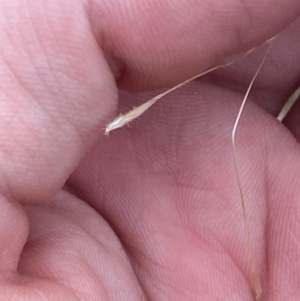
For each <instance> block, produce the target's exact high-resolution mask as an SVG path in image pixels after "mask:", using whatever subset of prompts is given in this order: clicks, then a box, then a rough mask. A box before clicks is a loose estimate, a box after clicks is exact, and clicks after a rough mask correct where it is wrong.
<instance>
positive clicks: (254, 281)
mask: <svg viewBox="0 0 300 301" xmlns="http://www.w3.org/2000/svg"><path fill="white" fill-rule="evenodd" d="M270 46H271V43H270V44H269V47H268V49H267V51H266V53H265V55H264V57H263V59H262V61H261V63H260V65H259V67H258V69H257V71H256V73H255V74H254V76H253V78H252V80H251V82H250V84H249V86H248V89H247V91H246V94H245V96H244V99H243V101H242V104H241V106H240V109H239V112H238V115H237V117H236V120H235V123H234V126H233V129H232V134H231V142H232V152H233V163H234V170H235V175H236V180H237V184H238V188H239V192H240V197H241V204H242V210H243V222H244V229H245V234H246V239H247V247H248V252H249V259H250V263H251V289H252V291H253V294H254V297H255V299H256V300H257V301H259V300H261V295H262V286H261V281H260V278H259V274H258V269H257V265H256V263H255V259H254V252H253V244H252V241H251V235H250V229H249V221H248V217H247V211H246V206H245V197H244V193H243V189H242V185H241V180H240V175H239V169H238V164H237V155H236V144H235V137H236V131H237V127H238V124H239V122H240V119H241V115H242V112H243V110H244V107H245V104H246V101H247V99H248V96H249V93H250V91H251V88H252V86H253V84H254V81H255V79H256V78H257V76H258V74H259V72H260V70H261V68H262V66H263V64H264V62H265V59H266V57H267V54H268V52H269V50H270Z"/></svg>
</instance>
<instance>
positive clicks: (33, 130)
mask: <svg viewBox="0 0 300 301" xmlns="http://www.w3.org/2000/svg"><path fill="white" fill-rule="evenodd" d="M1 6H2V7H1V10H0V24H1V29H0V41H1V44H0V54H1V56H0V63H1V65H0V66H1V67H0V99H1V110H0V120H1V127H0V136H1V141H0V165H1V172H0V179H1V181H0V182H1V183H0V190H1V193H2V194H4V195H5V197H7V198H9V199H14V200H18V201H22V202H23V203H25V202H33V201H38V200H43V199H45V198H47V197H49V196H51V195H52V194H53V193H54V192H56V191H57V189H58V188H59V187H61V186H62V185H63V183H64V182H65V180H66V179H67V178H68V176H69V175H70V173H71V172H72V170H73V169H74V168H75V166H76V165H77V164H78V162H79V160H80V158H81V157H82V155H83V154H84V153H85V152H86V151H87V149H88V148H89V147H90V145H91V144H92V143H93V142H94V141H95V139H97V138H98V137H99V135H101V133H102V132H103V129H104V127H105V124H106V122H107V119H108V118H110V117H111V115H112V114H113V113H114V110H115V108H116V103H117V91H116V86H115V83H114V78H113V75H112V73H111V71H110V69H109V66H108V64H107V62H106V60H105V58H104V55H103V53H102V51H101V49H100V48H99V45H98V43H97V42H96V41H95V39H94V36H93V35H92V32H91V29H90V24H89V21H88V14H87V7H86V6H85V5H84V4H83V3H82V2H80V1H75V2H72V5H70V3H69V2H61V1H17V0H13V1H5V0H2V1H1Z"/></svg>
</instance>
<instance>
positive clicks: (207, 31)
mask: <svg viewBox="0 0 300 301" xmlns="http://www.w3.org/2000/svg"><path fill="white" fill-rule="evenodd" d="M299 12H300V4H299V1H297V0H278V1H277V2H276V5H274V1H272V0H265V1H259V2H258V1H252V0H250V1H233V0H228V1H217V0H214V1H208V0H205V1H193V0H189V1H177V2H174V1H170V0H164V1H160V2H159V5H158V4H157V2H156V1H147V0H143V1H131V2H124V1H110V2H103V1H97V0H93V9H91V11H90V13H91V21H92V24H94V26H93V28H94V32H95V35H96V36H97V37H99V38H101V41H102V43H103V47H104V49H105V50H106V53H107V56H108V57H110V62H111V66H114V68H115V69H116V70H119V72H120V74H119V76H120V78H119V84H120V85H121V86H122V87H124V88H128V89H149V88H150V87H159V86H165V85H172V84H174V83H177V82H178V81H182V80H184V79H186V78H188V77H190V76H192V75H195V74H197V73H200V71H203V70H204V69H208V67H210V66H211V65H214V64H218V63H220V62H221V61H222V60H223V58H224V57H227V56H229V55H232V54H234V53H238V52H241V51H245V50H247V49H249V48H252V47H254V46H256V45H258V44H260V43H261V42H263V41H265V40H266V39H268V38H270V37H272V36H274V35H275V34H276V33H277V32H279V31H280V30H281V29H282V28H283V27H285V26H286V25H287V24H288V23H289V22H290V21H292V20H293V19H294V18H295V17H296V16H297V15H298V14H299ZM102 24H105V31H102V30H101V26H100V25H102Z"/></svg>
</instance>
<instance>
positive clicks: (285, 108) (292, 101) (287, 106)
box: [277, 87, 300, 122]
mask: <svg viewBox="0 0 300 301" xmlns="http://www.w3.org/2000/svg"><path fill="white" fill-rule="evenodd" d="M299 96H300V87H299V88H298V89H297V90H296V91H295V92H294V93H293V94H292V96H291V97H289V99H288V101H287V102H286V103H285V104H284V106H283V108H282V110H281V112H280V113H279V115H278V117H277V120H278V121H280V122H282V121H283V120H284V118H285V117H286V116H287V114H288V113H289V111H290V110H291V109H292V107H293V105H294V104H295V102H296V101H297V99H298V98H299Z"/></svg>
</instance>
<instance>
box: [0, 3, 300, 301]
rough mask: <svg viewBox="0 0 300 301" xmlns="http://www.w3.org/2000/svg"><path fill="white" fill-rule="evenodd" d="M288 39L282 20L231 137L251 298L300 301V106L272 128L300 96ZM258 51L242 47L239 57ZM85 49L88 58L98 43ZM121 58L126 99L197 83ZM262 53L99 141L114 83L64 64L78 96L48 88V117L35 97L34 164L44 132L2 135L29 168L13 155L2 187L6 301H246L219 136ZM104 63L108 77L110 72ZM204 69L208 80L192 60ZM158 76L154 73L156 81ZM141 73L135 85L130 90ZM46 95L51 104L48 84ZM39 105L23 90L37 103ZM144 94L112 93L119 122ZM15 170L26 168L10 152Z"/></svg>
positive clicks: (291, 35)
mask: <svg viewBox="0 0 300 301" xmlns="http://www.w3.org/2000/svg"><path fill="white" fill-rule="evenodd" d="M291 3H292V1H291ZM295 7H297V8H299V5H297V6H296V4H295ZM94 9H95V10H96V9H97V5H96V4H95V7H94ZM62 11H63V9H62ZM91 18H92V17H91ZM283 19H284V18H283ZM287 19H288V18H285V20H287ZM91 22H92V23H93V18H92V21H91ZM299 26H300V23H299V21H297V20H296V21H294V22H293V23H292V24H291V25H290V26H289V27H288V28H286V29H285V30H284V31H283V32H281V33H280V34H279V36H278V38H277V39H276V40H275V42H274V45H273V46H272V49H271V51H270V55H269V57H268V59H267V61H266V64H265V66H264V69H263V70H262V72H261V74H260V76H259V78H258V79H257V81H256V84H255V87H254V89H253V93H252V94H251V96H250V99H249V103H248V105H247V106H246V109H245V112H244V114H243V117H242V122H241V124H240V127H239V130H238V135H237V151H238V154H237V156H238V163H239V170H240V176H241V181H242V185H243V189H244V194H245V199H246V207H247V214H248V218H249V226H250V231H251V238H252V244H253V250H254V256H255V260H256V264H257V269H258V272H259V275H260V279H261V282H262V289H263V295H262V298H263V300H272V301H273V300H297V298H298V296H299V294H300V291H299V285H298V283H299V280H300V272H299V268H300V266H299V257H300V247H299V240H300V231H299V225H298V223H299V220H300V206H299V204H298V203H299V192H300V191H299V190H300V188H299V187H300V186H299V180H298V179H299V170H300V169H299V167H300V161H299V158H300V156H299V155H300V152H299V146H298V144H297V141H296V140H297V139H298V138H299V136H298V134H297V133H298V132H299V129H298V128H297V119H296V117H295V116H297V114H298V112H297V111H298V108H297V106H296V107H295V108H294V109H293V111H292V112H291V114H290V115H289V116H288V118H287V119H286V121H285V123H286V127H287V128H285V127H284V126H283V125H282V124H280V123H279V122H277V121H276V119H275V118H274V116H276V115H277V113H278V112H279V110H280V108H281V106H282V104H283V102H284V101H285V100H286V98H287V96H288V95H290V93H291V92H292V91H293V90H294V89H295V88H296V86H297V85H298V84H299V67H298V66H299V62H298V61H299V60H300V59H299V56H297V55H296V54H297V52H298V50H299V46H300V41H299V37H298V32H299ZM95 27H96V28H97V26H96V25H95ZM279 27H280V25H278V28H279ZM110 28H111V32H114V30H113V29H114V28H113V27H110ZM125 29H126V28H125ZM125 32H126V30H125ZM94 34H95V35H96V36H97V34H98V33H97V30H94ZM252 35H254V33H252ZM125 36H126V35H125ZM250 36H251V34H250ZM265 38H267V34H265ZM260 39H263V38H262V37H260V38H257V40H255V39H254V40H255V41H256V42H258V41H259V40H260ZM255 41H252V42H249V41H247V40H246V41H245V45H246V46H245V48H247V45H250V44H251V43H254V44H255ZM64 42H65V41H63V40H62V42H61V43H62V44H60V42H59V41H58V42H57V43H58V45H63V43H64ZM71 42H72V41H71ZM71 42H70V43H71ZM247 43H248V44H247ZM115 45H117V46H118V45H122V43H121V42H120V43H119V44H118V43H116V44H115ZM237 45H238V44H237ZM117 46H115V47H117ZM224 47H225V46H224ZM243 47H244V46H243ZM243 47H242V46H241V45H240V49H237V50H236V52H239V51H240V50H241V49H242V48H243ZM128 48H129V47H128ZM46 49H47V48H46ZM72 49H73V48H72ZM76 49H77V48H76ZM88 49H90V51H91V52H92V54H93V55H95V56H97V55H100V54H99V53H97V47H96V46H95V45H93V47H92V46H91V47H90V48H88ZM91 49H92V50H93V51H92V50H91ZM126 49H127V48H126V47H125V50H124V51H123V54H124V56H123V59H122V64H121V65H122V66H123V64H125V65H126V66H127V68H125V69H124V70H125V71H124V70H123V69H122V68H123V67H122V68H121V69H122V70H123V71H122V72H123V73H122V72H121V73H122V76H120V77H119V86H120V87H123V88H126V89H127V90H144V89H150V88H151V89H152V88H153V89H154V88H159V87H163V86H165V85H170V84H173V83H176V82H178V81H179V80H182V79H184V78H185V77H187V75H192V74H190V73H194V72H195V71H196V70H194V69H193V62H192V61H189V60H188V59H185V60H186V61H185V62H182V66H187V67H182V68H183V70H182V73H181V74H178V73H177V72H175V73H174V70H176V69H177V68H179V67H178V66H179V65H180V64H179V63H178V64H177V65H178V66H177V65H176V64H174V62H173V63H170V64H169V65H168V60H166V61H167V63H165V66H164V67H159V66H155V64H154V67H153V69H151V67H149V66H153V64H151V60H150V59H149V61H150V63H149V66H148V65H147V64H146V63H145V61H147V60H146V59H145V61H142V63H141V64H140V65H139V62H140V61H139V60H138V59H137V62H133V63H132V64H129V63H128V62H126V59H128V60H130V59H131V57H130V53H131V52H130V51H129V52H126ZM187 49H189V48H187ZM209 50H210V49H209V47H208V48H207V49H206V52H205V53H204V54H205V55H206V58H209V57H210V54H209ZM32 51H33V50H32ZM187 51H189V50H187ZM219 51H220V50H219ZM264 51H265V49H264V48H259V49H257V50H256V51H255V52H254V53H252V54H251V55H249V56H247V57H245V58H244V59H241V60H239V61H237V63H236V64H235V65H233V66H232V67H230V68H228V69H226V70H220V71H218V72H215V73H214V74H211V75H209V76H207V77H205V78H203V79H199V80H197V81H195V82H193V83H191V84H189V85H188V86H186V87H184V88H182V89H180V90H179V91H177V92H175V93H173V94H172V95H170V96H168V97H166V98H165V99H163V100H161V101H160V102H159V103H158V104H156V105H155V106H154V107H153V108H152V109H151V110H150V111H148V112H147V113H145V115H144V116H142V117H141V118H140V119H139V120H137V121H134V122H133V123H132V124H131V125H130V127H125V128H123V129H120V130H118V131H116V132H113V133H112V134H111V135H110V136H109V137H102V138H100V137H99V134H100V130H101V129H103V127H104V125H105V124H106V122H107V121H108V119H109V118H110V117H111V116H113V111H114V109H115V107H116V102H115V101H113V100H114V99H116V90H115V88H116V87H115V85H114V80H113V77H112V76H111V75H107V74H106V73H109V72H110V69H109V67H107V65H105V63H103V61H102V60H101V59H99V64H100V65H101V64H104V71H103V70H101V72H102V73H104V74H105V76H103V74H102V73H101V74H100V71H98V66H96V67H95V68H94V69H93V63H95V61H97V60H96V59H91V60H89V59H87V66H88V68H86V69H84V68H85V67H81V66H80V68H79V67H78V70H77V69H76V68H77V66H73V65H71V67H70V62H71V63H74V62H73V61H72V59H70V62H68V64H67V65H66V66H67V67H66V66H64V68H68V67H69V68H70V70H71V71H69V70H68V69H67V70H68V71H69V73H68V72H67V71H66V70H63V71H64V72H65V73H68V75H69V77H71V79H72V80H74V81H78V82H79V83H80V84H81V85H80V86H79V87H78V91H84V92H82V94H80V93H81V92H80V93H79V92H78V91H77V90H76V93H78V94H79V96H78V95H77V94H76V93H75V92H72V95H71V96H70V97H69V96H68V95H66V93H65V90H63V89H62V90H63V91H62V92H61V89H60V88H61V86H62V87H63V88H65V87H66V86H67V85H68V84H70V83H69V82H67V83H66V84H64V82H63V83H61V82H58V83H56V84H57V85H61V86H60V87H59V88H55V89H54V90H55V92H57V94H58V96H57V95H56V94H55V95H56V96H57V97H58V99H59V100H60V101H57V102H56V101H53V95H54V93H49V94H50V95H51V96H52V98H51V99H52V102H54V103H55V105H57V107H58V109H53V108H52V107H51V106H50V109H49V106H47V105H45V103H46V104H48V103H47V101H44V99H42V100H41V103H42V104H43V110H45V111H46V112H47V113H48V111H47V110H49V111H50V113H51V114H50V115H51V117H52V119H51V122H52V123H50V125H51V128H50V129H49V132H50V134H51V135H49V132H48V135H44V136H43V138H44V140H42V141H41V142H40V144H39V143H38V144H37V145H38V146H35V145H34V147H35V148H33V149H34V150H35V151H36V154H37V155H36V156H32V157H33V158H32V160H30V159H31V157H30V154H31V152H30V151H31V148H30V147H31V145H32V144H33V143H32V141H36V140H34V139H35V138H36V139H41V136H40V135H41V134H40V131H39V130H36V128H35V127H37V125H39V124H38V122H41V125H39V126H40V127H43V126H46V125H49V124H48V123H46V122H45V123H43V122H44V119H43V120H42V121H40V120H38V122H37V123H34V122H33V123H30V124H29V125H28V124H27V123H26V119H25V121H24V123H25V124H26V125H27V126H28V127H26V130H25V137H26V138H27V139H28V141H30V142H31V143H30V147H29V146H27V145H29V143H27V142H26V143H24V141H23V140H22V139H21V138H20V139H16V140H14V141H16V142H15V144H13V143H11V144H9V141H10V140H9V139H10V138H11V136H12V135H10V136H9V135H7V136H5V139H6V140H5V141H6V142H5V143H4V142H3V143H2V146H1V147H2V148H4V149H5V150H6V148H8V149H9V147H10V146H11V145H13V147H15V148H17V147H18V148H20V152H21V153H23V154H24V153H25V154H26V155H27V157H30V159H28V161H26V160H27V159H26V160H25V163H24V161H18V160H15V157H13V160H12V165H9V164H8V165H9V168H5V167H4V168H3V169H4V171H3V172H2V174H3V178H5V180H6V184H3V185H2V186H1V189H2V194H3V196H4V197H3V200H1V206H2V216H3V218H1V226H2V227H1V228H2V232H1V237H2V245H3V246H4V247H2V249H1V254H2V259H1V262H0V267H1V275H2V286H1V292H0V293H1V294H0V295H1V296H2V298H3V300H34V301H35V300H42V299H43V298H45V300H146V299H147V300H158V301H161V300H199V299H200V300H253V292H252V291H251V285H250V262H249V256H248V249H247V243H246V237H245V233H244V225H243V220H242V210H241V203H240V195H239V191H238V188H237V183H236V178H235V174H234V168H233V157H232V148H231V141H230V135H231V131H232V126H233V123H234V120H235V117H236V114H237V111H238V108H239V105H240V103H241V100H242V98H243V93H244V92H245V90H246V88H247V85H248V84H249V82H250V79H251V76H253V74H254V72H255V68H257V66H258V64H259V62H260V60H261V58H262V56H263V54H264ZM116 52H117V51H115V53H116ZM216 52H218V51H216ZM225 52H226V51H225ZM234 52H235V51H234V50H228V53H234ZM78 53H79V54H78V56H80V55H85V53H84V52H83V54H81V52H80V51H79V52H78ZM118 53H119V54H120V53H122V51H119V52H118ZM126 53H127V54H128V56H127V57H126V55H125V54H126ZM141 53H143V51H141ZM206 53H208V54H206ZM51 54H52V53H50V55H51ZM89 54H91V53H89ZM176 54H178V53H176ZM76 55H77V54H76ZM205 55H204V56H205ZM120 56H121V55H120ZM154 56H155V55H154ZM217 56H218V55H217ZM91 57H92V55H91ZM105 57H106V58H107V60H108V61H109V66H110V68H111V69H112V70H113V73H114V74H115V76H116V77H118V76H119V75H120V74H119V73H118V66H119V65H118V64H117V63H116V62H115V61H114V59H111V58H110V57H109V56H107V55H106V56H105ZM149 57H150V58H151V56H149ZM137 58H139V52H138V51H137ZM178 58H180V55H178ZM178 58H176V60H177V59H178ZM291 58H292V61H291ZM176 60H175V61H176ZM208 60H209V59H208ZM210 60H211V61H215V62H218V59H216V58H210ZM297 60H298V61H297ZM124 61H125V63H124ZM169 61H171V60H169ZM78 62H80V60H79V59H78ZM97 62H98V61H97ZM176 62H177V61H176ZM199 64H200V63H199ZM163 65H164V64H163V63H162V66H163ZM200 65H201V66H202V68H205V67H206V66H205V63H203V62H202V63H201V64H200ZM101 66H102V65H101ZM140 66H142V67H140ZM174 66H175V67H174ZM171 67H172V68H171ZM196 67H197V66H195V68H196ZM82 68H83V69H82ZM105 68H106V69H105ZM148 68H149V72H148ZM159 68H161V70H162V72H161V74H162V75H161V78H158V79H157V78H155V76H154V75H155V74H157V70H159ZM165 68H166V69H165ZM12 69H13V68H12ZM53 69H54V74H55V71H56V69H55V68H53ZM13 70H14V69H13ZM50 70H51V68H50ZM82 70H84V71H85V72H86V73H87V74H89V72H91V70H92V71H93V72H94V73H93V72H91V75H89V76H90V77H89V78H87V79H86V78H85V77H84V76H82V77H79V76H76V75H77V73H76V72H78V74H81V73H82ZM115 70H116V71H115ZM145 70H146V71H145ZM17 71H18V70H17ZM119 71H120V70H119ZM72 72H75V75H74V76H73V74H74V73H72ZM97 72H99V76H100V75H101V76H100V77H101V81H100V88H99V87H98V86H99V82H98V81H95V83H93V82H92V81H91V79H93V78H94V76H96V75H97ZM105 72H106V73H105ZM143 72H144V73H145V74H146V75H145V77H141V74H143ZM70 74H71V75H70ZM163 75H164V76H165V77H163ZM181 76H182V77H183V78H181ZM139 78H142V80H140V82H139ZM144 78H146V80H145V79H144ZM61 80H62V81H63V80H64V78H63V79H61ZM28 82H29V83H30V80H28ZM26 83H27V82H26ZM55 87H56V86H55ZM47 88H49V90H50V92H53V91H52V90H51V89H53V86H52V85H48V86H47ZM75 89H76V88H75ZM85 90H86V91H87V92H86V91H85ZM17 92H18V91H17ZM17 92H15V93H17ZM38 92H39V91H34V92H32V91H31V95H33V98H34V97H35V96H36V93H38ZM60 92H61V95H62V96H60ZM63 92H64V93H63ZM12 93H13V92H12ZM101 93H102V94H101ZM156 93H157V92H147V93H130V92H121V91H120V92H119V97H120V100H119V111H120V112H126V111H128V110H129V109H130V108H132V107H133V106H136V105H138V104H140V103H142V102H143V101H146V100H148V99H149V98H150V97H151V96H153V95H155V94H156ZM99 94H100V95H101V96H102V98H101V99H100V100H99ZM24 95H25V93H24ZM46 96H47V93H46ZM46 96H45V99H46V98H47V97H46ZM105 96H107V98H108V99H110V98H111V99H112V101H111V103H108V102H107V101H106V100H105V99H104V98H105ZM60 97H61V98H60ZM68 97H69V98H68ZM74 97H75V100H74ZM85 98H87V99H88V104H86V102H87V100H86V99H85ZM62 100H63V101H62ZM62 102H63V104H61V103H62ZM98 102H100V103H98ZM28 103H30V100H28ZM55 105H53V106H54V107H55ZM28 106H29V108H31V106H30V105H28ZM24 108H25V106H24ZM24 108H23V107H22V108H21V109H23V110H24ZM72 110H73V111H72ZM14 111H16V108H14ZM70 111H71V113H69V112H70ZM78 114H79V117H77V116H78ZM80 114H81V115H82V117H81V115H80ZM20 115H21V116H27V115H26V114H25V115H22V114H21V113H20ZM43 118H45V119H46V117H44V116H43ZM99 118H100V119H101V120H100V119H99ZM41 119H42V118H41ZM65 120H67V121H68V122H67V123H65V122H64V121H65ZM21 121H22V120H21ZM15 122H16V123H17V122H20V121H19V120H17V121H15ZM53 123H54V124H53ZM70 124H71V126H70ZM68 125H69V126H70V127H68ZM15 127H16V126H14V127H13V129H14V128H15ZM27 130H28V131H27ZM35 130H36V131H35ZM64 131H66V132H64ZM32 132H33V133H34V135H29V133H30V134H32ZM12 133H13V134H15V135H16V133H18V131H12ZM291 133H292V134H294V137H293V135H292V134H291ZM13 137H14V136H13ZM17 137H19V136H17ZM31 137H33V138H32V140H30V139H31ZM295 137H296V139H295ZM25 140H26V139H25ZM38 141H40V140H38ZM44 141H45V142H44ZM17 143H19V144H17ZM47 143H48V144H47ZM24 145H25V146H27V148H24ZM91 146H92V148H91ZM5 147H6V148H5ZM18 150H19V149H18ZM39 150H42V151H39ZM2 153H4V151H2ZM61 153H63V155H61V156H60V154H61ZM39 156H41V159H40V157H39ZM1 158H2V157H1ZM16 158H22V156H21V155H20V156H19V152H18V151H16ZM19 160H20V159H19ZM15 161H17V163H19V165H18V168H19V169H21V170H25V171H26V175H25V174H22V173H20V175H19V178H18V179H17V180H14V178H13V175H15V172H13V171H14V165H13V164H14V163H15ZM79 161H80V164H79V166H78V167H77V168H76V166H77V165H78V163H79ZM20 162H21V163H22V164H20ZM33 162H38V163H36V164H33ZM20 166H21V168H20ZM75 168H76V170H75V171H74V172H73V173H72V175H71V176H70V177H69V175H70V173H71V172H72V171H73V170H74V169H75ZM32 174H33V175H32ZM22 177H23V178H22ZM68 177H69V178H68ZM12 178H13V180H12ZM28 178H29V180H28ZM67 178H68V180H67V182H66V184H65V185H64V187H63V188H62V189H60V190H59V187H61V186H62V185H63V183H64V181H65V180H66V179H67ZM30 185H31V186H30ZM7 187H9V188H7ZM8 201H11V202H8ZM19 201H20V203H21V204H22V206H20V205H19V203H18V202H19ZM11 204H12V205H11ZM4 217H5V218H4ZM27 218H28V220H27ZM11 221H14V223H12V222H11ZM27 234H28V237H27Z"/></svg>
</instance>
